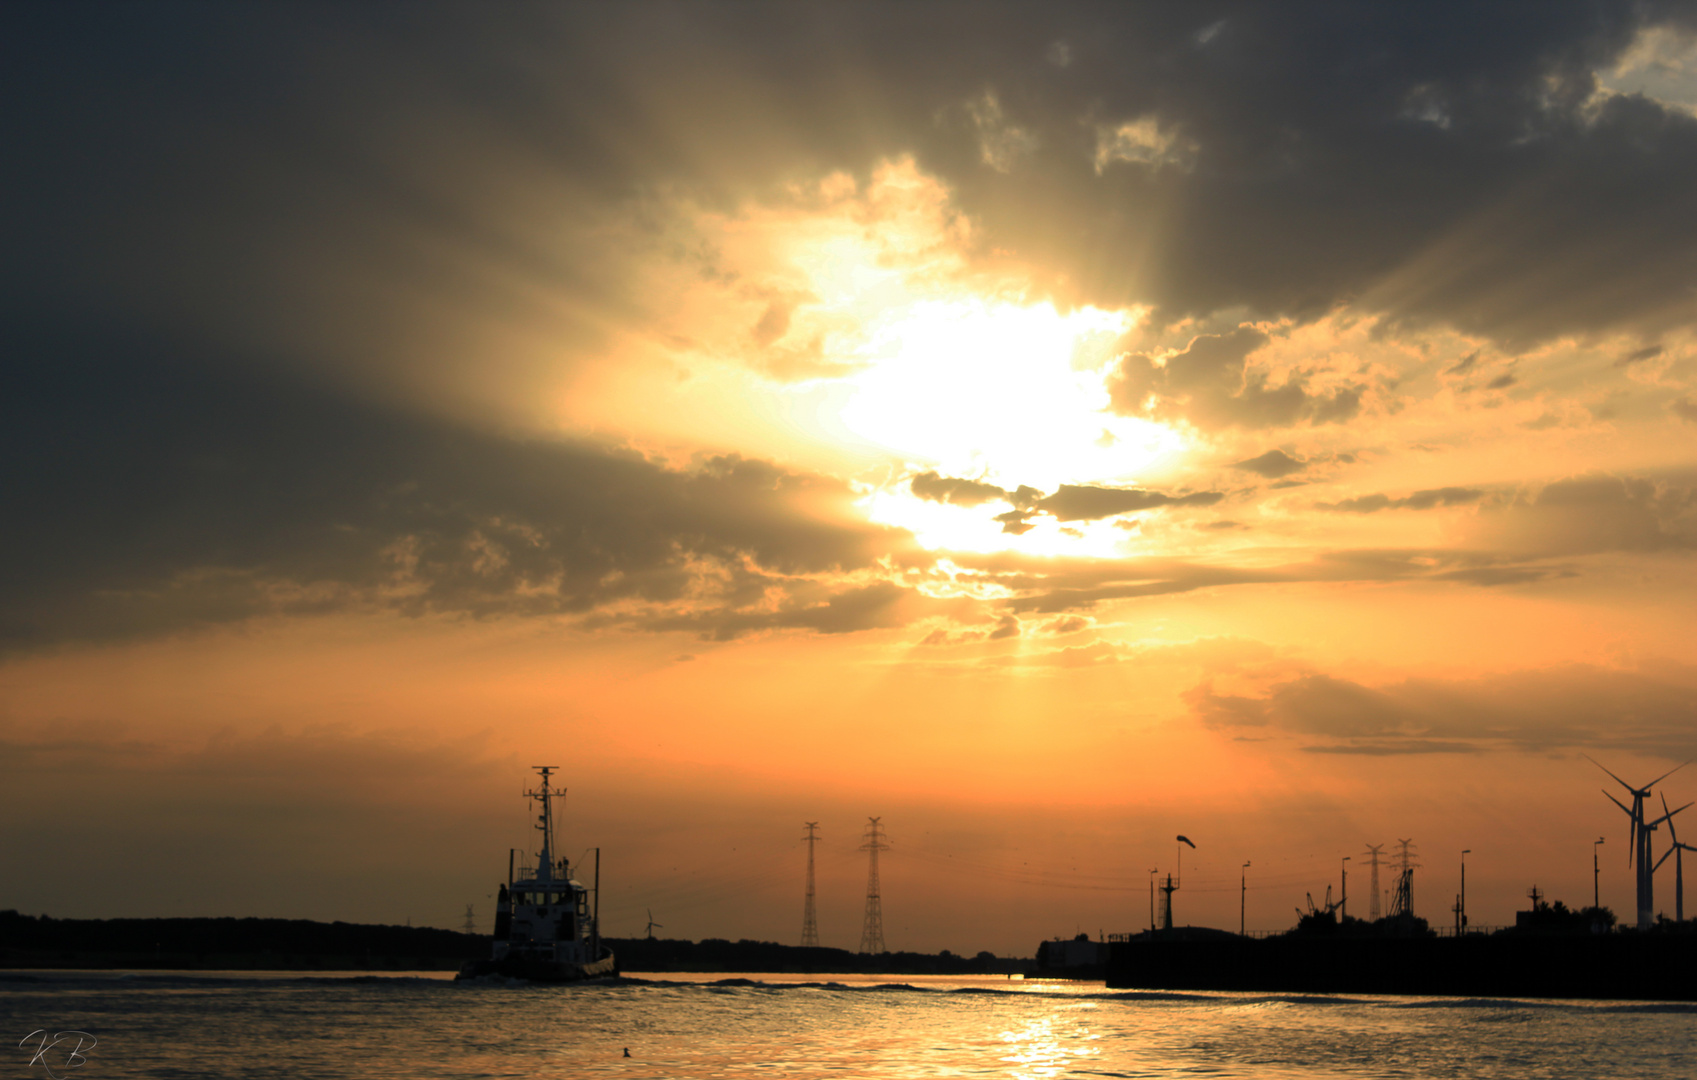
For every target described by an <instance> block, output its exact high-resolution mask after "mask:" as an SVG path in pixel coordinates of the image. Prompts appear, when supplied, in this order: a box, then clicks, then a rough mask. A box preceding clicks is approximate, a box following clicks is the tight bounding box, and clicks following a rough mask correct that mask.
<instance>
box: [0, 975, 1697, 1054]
mask: <svg viewBox="0 0 1697 1080" xmlns="http://www.w3.org/2000/svg"><path fill="white" fill-rule="evenodd" d="M0 1019H3V1021H4V1025H5V1027H4V1029H3V1031H4V1033H5V1034H6V1035H7V1039H6V1042H5V1044H4V1050H6V1051H10V1052H12V1053H13V1057H14V1061H13V1062H11V1063H8V1065H7V1067H6V1068H4V1069H0V1077H7V1078H9V1077H13V1076H17V1077H25V1076H47V1075H49V1073H48V1070H49V1069H51V1070H52V1074H53V1075H56V1076H60V1077H65V1076H74V1077H76V1078H77V1080H100V1078H102V1077H203V1076H204V1077H214V1076H216V1077H267V1078H271V1077H301V1078H313V1077H359V1078H366V1077H373V1078H374V1077H577V1076H616V1077H630V1078H645V1077H656V1078H659V1077H664V1078H673V1077H679V1078H686V1077H755V1076H765V1077H774V1078H778V1077H781V1078H786V1080H788V1078H792V1077H795V1078H808V1077H837V1078H842V1077H957V1076H972V1077H988V1078H1003V1077H1006V1078H1034V1077H1074V1076H1076V1077H1268V1078H1280V1077H1330V1076H1339V1077H1343V1076H1349V1077H1357V1076H1359V1077H1497V1076H1500V1077H1515V1078H1526V1077H1605V1076H1607V1077H1628V1076H1630V1077H1645V1078H1654V1077H1689V1076H1691V1075H1693V1072H1694V1070H1697V1066H1694V1064H1693V1063H1694V1062H1697V1035H1694V1032H1697V1023H1694V1021H1697V1006H1692V1005H1687V1004H1663V1005H1658V1004H1644V1003H1610V1002H1524V1001H1481V1000H1461V999H1450V998H1368V997H1314V996H1301V995H1269V994H1224V993H1221V994H1208V993H1183V994H1177V993H1174V994H1162V993H1147V992H1128V991H1110V990H1104V989H1103V987H1102V984H1101V983H1081V984H1067V983H1050V982H1042V983H1038V982H1031V983H1022V982H1019V981H1017V980H1016V981H1009V980H1006V979H1003V978H954V977H947V978H943V977H904V978H888V977H886V978H883V979H879V978H876V977H870V976H854V975H843V976H773V975H750V976H746V977H727V976H721V975H664V976H649V977H640V976H638V977H631V978H625V979H619V980H612V981H609V982H607V983H604V984H594V985H578V986H566V987H543V986H529V985H521V984H493V983H485V984H455V983H453V982H452V981H450V980H449V977H448V976H445V975H440V974H436V973H427V974H419V975H412V976H405V975H403V976H395V977H374V976H359V975H347V976H335V975H330V976H317V977H302V976H299V975H295V974H275V975H254V974H229V975H219V974H212V973H194V974H188V973H184V974H177V975H172V974H156V973H146V974H143V973H138V974H119V973H105V972H101V973H72V972H45V973H36V972H30V973H21V972H10V973H7V972H0ZM38 1029H41V1030H46V1031H48V1032H50V1033H52V1032H58V1031H67V1030H73V1029H76V1030H82V1031H86V1032H89V1033H91V1034H92V1035H93V1036H94V1037H95V1038H97V1039H98V1040H99V1042H98V1044H97V1045H96V1046H94V1048H93V1049H85V1054H86V1058H85V1061H84V1063H83V1065H82V1066H81V1068H76V1069H66V1068H65V1064H66V1062H65V1061H63V1060H47V1058H48V1057H51V1054H49V1055H45V1056H44V1059H43V1060H41V1061H39V1062H37V1063H36V1064H34V1065H33V1066H32V1065H30V1064H29V1061H30V1058H31V1056H32V1054H33V1053H34V1051H35V1049H36V1048H37V1047H38V1046H39V1042H40V1039H41V1036H39V1035H38V1036H35V1039H36V1041H35V1042H32V1043H29V1044H28V1045H27V1047H26V1048H20V1049H17V1050H15V1051H11V1048H12V1047H15V1046H17V1040H19V1039H21V1038H24V1037H25V1036H27V1035H29V1034H30V1033H31V1032H34V1031H37V1030H38ZM72 1045H74V1041H72V1042H65V1043H62V1044H61V1046H62V1047H69V1046H72ZM625 1048H629V1050H630V1057H628V1058H627V1057H625V1056H624V1055H623V1051H624V1049H625ZM62 1056H63V1055H61V1057H62Z"/></svg>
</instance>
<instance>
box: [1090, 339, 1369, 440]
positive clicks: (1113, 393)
mask: <svg viewBox="0 0 1697 1080" xmlns="http://www.w3.org/2000/svg"><path fill="white" fill-rule="evenodd" d="M1267 340H1268V339H1267V335H1266V334H1263V333H1262V332H1261V331H1259V330H1256V329H1253V328H1251V327H1247V326H1244V327H1239V328H1238V329H1236V330H1233V331H1232V332H1231V333H1229V334H1203V335H1200V336H1198V337H1196V338H1194V339H1192V340H1191V342H1190V344H1189V345H1188V346H1186V347H1185V348H1184V350H1183V351H1182V352H1179V353H1176V354H1174V355H1172V356H1169V357H1167V358H1166V359H1165V360H1164V361H1162V360H1158V359H1157V358H1155V357H1152V356H1149V355H1147V354H1144V353H1128V354H1126V355H1125V356H1123V357H1121V358H1120V360H1119V362H1118V363H1117V364H1115V366H1114V368H1113V371H1112V373H1111V374H1110V375H1109V377H1108V395H1109V398H1110V400H1111V401H1112V407H1113V410H1114V411H1115V412H1117V413H1120V414H1122V415H1126V416H1146V417H1150V418H1152V419H1157V420H1177V419H1183V420H1188V421H1190V422H1191V423H1193V424H1195V425H1196V426H1197V427H1200V428H1203V429H1204V430H1216V429H1220V428H1229V427H1246V428H1268V427H1284V426H1288V425H1292V424H1300V423H1316V424H1317V423H1328V422H1337V421H1343V420H1348V419H1349V418H1350V417H1352V416H1354V415H1355V413H1356V412H1357V410H1358V409H1359V408H1360V406H1361V392H1362V390H1363V389H1364V388H1363V387H1361V386H1353V387H1348V388H1345V389H1335V390H1331V391H1328V392H1324V393H1320V392H1311V391H1310V390H1309V388H1308V386H1307V384H1306V381H1305V380H1304V378H1303V377H1302V376H1301V375H1300V374H1298V373H1293V374H1292V375H1291V376H1290V377H1289V378H1288V379H1287V380H1286V381H1285V382H1283V383H1281V384H1279V385H1278V386H1269V385H1268V377H1267V374H1266V373H1265V372H1262V371H1258V370H1255V369H1253V368H1251V367H1250V366H1249V365H1248V363H1247V359H1246V358H1247V357H1248V356H1249V354H1250V353H1252V352H1254V351H1255V350H1256V349H1259V348H1260V347H1261V346H1263V345H1265V344H1266V343H1267Z"/></svg>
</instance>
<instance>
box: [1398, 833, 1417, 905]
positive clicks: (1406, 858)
mask: <svg viewBox="0 0 1697 1080" xmlns="http://www.w3.org/2000/svg"><path fill="white" fill-rule="evenodd" d="M1396 843H1397V847H1399V848H1401V849H1402V850H1401V851H1399V852H1397V856H1396V863H1397V871H1398V872H1397V883H1396V892H1395V893H1394V894H1393V895H1392V896H1391V914H1392V915H1393V916H1394V915H1407V916H1410V917H1413V915H1414V871H1415V870H1416V869H1418V868H1419V866H1420V864H1419V863H1417V862H1415V861H1414V855H1415V851H1414V841H1412V840H1398V841H1397V842H1396Z"/></svg>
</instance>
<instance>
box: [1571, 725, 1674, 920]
mask: <svg viewBox="0 0 1697 1080" xmlns="http://www.w3.org/2000/svg"><path fill="white" fill-rule="evenodd" d="M1586 760H1587V761H1589V762H1590V763H1591V764H1593V765H1595V766H1597V768H1599V769H1602V770H1603V771H1604V772H1606V773H1609V775H1610V776H1611V777H1614V781H1615V783H1617V784H1619V785H1620V786H1621V787H1623V788H1625V789H1626V790H1627V791H1629V792H1631V794H1632V808H1631V809H1627V806H1626V804H1625V803H1623V802H1621V801H1620V800H1619V799H1617V798H1615V797H1614V796H1613V795H1610V794H1609V793H1608V791H1607V789H1605V790H1604V791H1603V794H1604V796H1606V797H1607V798H1608V800H1609V801H1610V802H1612V803H1614V804H1615V805H1616V806H1618V807H1620V809H1621V812H1622V813H1624V814H1625V815H1626V816H1627V817H1628V818H1629V819H1631V822H1632V840H1631V843H1630V844H1629V845H1628V846H1627V849H1626V865H1628V866H1631V867H1633V868H1634V869H1635V870H1636V871H1637V872H1638V881H1637V884H1638V929H1640V930H1648V929H1650V928H1651V927H1652V926H1654V925H1655V924H1656V867H1657V866H1660V865H1661V864H1660V863H1655V864H1652V863H1651V862H1650V834H1651V833H1652V832H1654V831H1655V829H1656V826H1657V825H1660V824H1661V823H1662V822H1664V821H1667V820H1668V819H1669V818H1671V817H1673V814H1675V813H1678V812H1679V811H1678V810H1676V811H1674V812H1673V813H1664V814H1663V815H1662V816H1661V817H1659V818H1657V819H1656V820H1655V821H1650V822H1646V821H1645V820H1644V800H1645V799H1647V798H1649V797H1650V789H1651V788H1653V787H1655V786H1656V785H1657V784H1659V783H1661V782H1662V781H1663V780H1666V779H1667V778H1668V777H1670V776H1672V775H1673V774H1674V773H1676V772H1678V771H1679V770H1681V769H1683V768H1685V766H1686V765H1688V764H1690V762H1685V763H1683V764H1680V765H1675V766H1674V767H1673V768H1671V769H1669V770H1668V771H1667V772H1665V773H1663V774H1662V775H1660V776H1658V777H1656V778H1655V779H1654V780H1652V781H1650V782H1649V783H1648V784H1645V785H1644V786H1643V787H1641V788H1635V787H1633V786H1632V785H1631V784H1629V783H1627V782H1626V781H1625V780H1622V779H1621V778H1620V777H1618V776H1615V774H1614V773H1612V772H1609V770H1608V769H1606V768H1604V767H1603V764H1602V762H1600V761H1598V760H1597V759H1596V758H1593V757H1591V756H1590V755H1589V754H1587V755H1586ZM1679 809H1680V810H1683V809H1685V807H1683V806H1682V807H1680V808H1679ZM1675 868H1676V870H1677V864H1676V867H1675Z"/></svg>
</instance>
